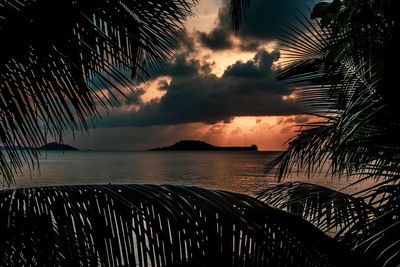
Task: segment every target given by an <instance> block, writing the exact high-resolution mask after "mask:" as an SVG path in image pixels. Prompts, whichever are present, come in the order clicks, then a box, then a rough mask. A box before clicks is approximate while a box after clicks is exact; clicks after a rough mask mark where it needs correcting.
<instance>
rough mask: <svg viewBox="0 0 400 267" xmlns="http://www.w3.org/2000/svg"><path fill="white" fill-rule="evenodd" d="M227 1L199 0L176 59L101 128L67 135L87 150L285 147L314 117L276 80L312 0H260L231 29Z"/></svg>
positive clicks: (124, 101)
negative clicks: (285, 47)
mask: <svg viewBox="0 0 400 267" xmlns="http://www.w3.org/2000/svg"><path fill="white" fill-rule="evenodd" d="M226 3H227V2H226V1H223V0H200V1H199V3H198V5H197V6H196V8H195V10H194V12H195V16H193V17H191V18H190V19H189V21H188V22H187V25H186V33H185V34H184V35H183V36H182V38H181V39H180V40H181V42H180V43H181V44H180V48H179V49H178V50H177V51H175V54H174V57H173V58H172V60H171V63H170V64H168V65H166V66H164V68H163V69H162V70H161V71H160V72H159V73H157V74H154V75H153V76H152V78H151V79H150V80H149V81H147V82H146V83H143V84H139V85H138V86H137V88H136V89H135V90H133V91H130V92H128V93H127V98H124V97H122V96H121V97H118V98H119V99H118V100H119V102H117V101H115V105H114V107H113V108H112V109H111V110H110V111H109V112H108V113H107V114H103V116H102V119H100V120H97V121H96V122H95V129H91V130H90V131H89V133H88V134H87V133H85V134H83V135H81V134H78V135H75V136H74V137H72V135H69V136H67V137H66V139H64V142H65V143H68V144H73V145H74V146H76V147H78V148H80V149H92V150H145V149H149V148H153V147H159V146H167V145H170V144H173V143H175V142H177V141H179V140H183V139H195V140H203V141H206V142H209V143H211V144H214V145H218V146H249V145H251V144H256V145H257V146H258V147H259V149H260V150H284V149H285V148H286V146H287V141H288V140H289V139H290V138H292V137H293V136H294V135H295V134H296V131H297V130H298V125H299V124H302V123H305V122H307V121H309V120H310V119H311V117H310V116H307V115H304V113H305V109H304V107H302V106H301V105H300V104H299V103H297V102H296V101H295V94H294V92H293V88H289V87H287V86H286V85H284V84H283V83H282V82H278V81H276V79H275V76H274V72H275V71H276V70H277V69H279V67H280V64H281V59H282V53H283V52H282V51H281V50H280V47H279V45H278V44H277V43H278V42H277V39H278V38H279V36H280V34H282V32H283V31H284V30H285V29H287V26H288V25H289V24H291V23H296V19H295V15H296V14H298V12H299V10H300V11H302V12H306V10H307V3H308V4H309V2H308V1H307V0H303V1H293V0H279V1H266V0H253V1H252V4H251V6H250V8H249V10H248V11H247V13H246V17H245V18H244V20H243V22H242V24H241V28H240V29H239V31H238V32H237V34H236V35H234V34H233V33H232V29H231V26H230V22H229V8H228V7H227V6H226Z"/></svg>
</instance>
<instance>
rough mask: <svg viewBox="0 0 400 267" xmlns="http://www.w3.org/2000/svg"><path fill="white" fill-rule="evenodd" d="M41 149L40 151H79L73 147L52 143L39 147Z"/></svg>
mask: <svg viewBox="0 0 400 267" xmlns="http://www.w3.org/2000/svg"><path fill="white" fill-rule="evenodd" d="M39 149H40V150H62V151H67V150H73V151H78V150H79V149H77V148H75V147H73V146H70V145H64V144H59V143H56V142H51V143H48V144H45V145H43V146H41V147H39Z"/></svg>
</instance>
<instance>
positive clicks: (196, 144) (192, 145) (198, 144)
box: [149, 140, 258, 151]
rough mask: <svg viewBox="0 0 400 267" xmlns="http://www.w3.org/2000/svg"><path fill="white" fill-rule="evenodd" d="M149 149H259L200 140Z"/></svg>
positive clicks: (253, 146) (183, 141)
mask: <svg viewBox="0 0 400 267" xmlns="http://www.w3.org/2000/svg"><path fill="white" fill-rule="evenodd" d="M149 151H258V147H257V146H256V145H251V146H231V147H220V146H214V145H211V144H209V143H206V142H203V141H198V140H182V141H179V142H176V143H175V144H173V145H171V146H166V147H157V148H152V149H149Z"/></svg>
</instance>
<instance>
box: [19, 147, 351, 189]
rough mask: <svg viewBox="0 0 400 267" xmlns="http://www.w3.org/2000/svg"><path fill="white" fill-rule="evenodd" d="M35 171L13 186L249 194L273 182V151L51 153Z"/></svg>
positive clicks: (326, 180)
mask: <svg viewBox="0 0 400 267" xmlns="http://www.w3.org/2000/svg"><path fill="white" fill-rule="evenodd" d="M45 154H46V153H44V155H42V158H41V160H40V170H38V169H35V170H33V171H32V174H31V175H29V171H28V170H25V171H24V173H25V175H23V176H17V177H16V183H17V184H16V187H27V186H42V185H66V184H105V183H138V184H174V185H196V186H201V187H205V188H209V189H223V190H229V191H235V192H240V193H245V194H250V195H253V194H254V193H255V192H257V191H258V190H260V189H262V188H264V187H266V186H267V185H268V184H270V183H272V182H274V179H273V177H272V175H266V174H264V166H265V163H266V162H268V161H270V160H271V159H273V158H274V157H276V156H277V155H278V153H277V152H199V151H195V152H172V151H171V152H166V151H163V152H92V151H87V152H83V151H79V152H75V151H66V152H64V153H63V152H59V151H52V152H47V155H45ZM292 180H306V181H311V182H316V183H319V184H322V185H328V186H333V187H335V188H340V187H342V186H343V184H344V183H345V182H346V181H343V179H342V180H340V181H338V180H337V179H331V178H327V177H324V176H321V177H314V178H312V179H311V180H309V179H308V178H307V177H304V176H300V177H293V178H292Z"/></svg>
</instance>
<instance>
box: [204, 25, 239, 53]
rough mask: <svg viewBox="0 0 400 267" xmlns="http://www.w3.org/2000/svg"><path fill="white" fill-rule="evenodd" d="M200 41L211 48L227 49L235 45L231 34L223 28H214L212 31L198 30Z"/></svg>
mask: <svg viewBox="0 0 400 267" xmlns="http://www.w3.org/2000/svg"><path fill="white" fill-rule="evenodd" d="M198 37H199V41H200V43H201V44H202V45H203V47H206V48H209V49H211V50H214V51H216V50H225V49H230V48H232V47H233V42H232V39H231V34H230V33H229V32H227V31H226V30H225V29H223V28H214V29H213V30H212V31H211V32H209V33H205V32H198Z"/></svg>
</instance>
